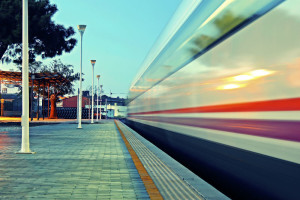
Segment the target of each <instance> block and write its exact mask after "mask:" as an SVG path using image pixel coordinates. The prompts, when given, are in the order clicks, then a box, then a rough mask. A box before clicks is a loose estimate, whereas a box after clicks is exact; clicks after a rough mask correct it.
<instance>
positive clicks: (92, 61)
mask: <svg viewBox="0 0 300 200" xmlns="http://www.w3.org/2000/svg"><path fill="white" fill-rule="evenodd" d="M91 64H92V68H93V69H92V70H93V73H92V74H93V78H92V116H91V124H93V123H94V66H95V64H96V60H91Z"/></svg>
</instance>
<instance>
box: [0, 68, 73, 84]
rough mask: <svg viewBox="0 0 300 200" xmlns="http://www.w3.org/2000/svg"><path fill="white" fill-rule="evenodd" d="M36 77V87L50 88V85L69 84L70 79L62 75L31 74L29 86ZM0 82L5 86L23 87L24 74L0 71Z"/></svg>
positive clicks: (34, 81) (34, 82) (47, 73)
mask: <svg viewBox="0 0 300 200" xmlns="http://www.w3.org/2000/svg"><path fill="white" fill-rule="evenodd" d="M31 75H34V79H33V84H34V85H35V86H38V85H39V86H49V84H50V85H51V84H60V83H66V82H69V80H68V79H66V78H65V77H63V76H62V75H61V74H60V73H57V72H55V73H49V72H41V73H34V74H31V73H29V84H30V85H31V84H32V77H31ZM0 81H2V83H4V84H11V85H21V84H22V72H11V71H0Z"/></svg>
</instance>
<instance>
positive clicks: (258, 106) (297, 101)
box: [129, 98, 300, 115]
mask: <svg viewBox="0 0 300 200" xmlns="http://www.w3.org/2000/svg"><path fill="white" fill-rule="evenodd" d="M263 111H300V98H291V99H279V100H268V101H255V102H247V103H234V104H223V105H213V106H200V107H191V108H179V109H171V110H157V111H149V112H137V113H129V115H147V114H179V113H210V112H263Z"/></svg>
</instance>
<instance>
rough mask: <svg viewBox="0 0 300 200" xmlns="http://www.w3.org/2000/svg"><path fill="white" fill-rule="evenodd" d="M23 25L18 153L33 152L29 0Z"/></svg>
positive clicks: (24, 5)
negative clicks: (30, 107) (31, 141)
mask: <svg viewBox="0 0 300 200" xmlns="http://www.w3.org/2000/svg"><path fill="white" fill-rule="evenodd" d="M22 27H23V31H22V123H21V125H22V145H21V150H20V151H19V152H17V153H21V154H32V153H34V152H32V151H31V150H30V143H29V80H28V79H29V78H28V75H29V73H28V65H29V61H28V0H23V19H22Z"/></svg>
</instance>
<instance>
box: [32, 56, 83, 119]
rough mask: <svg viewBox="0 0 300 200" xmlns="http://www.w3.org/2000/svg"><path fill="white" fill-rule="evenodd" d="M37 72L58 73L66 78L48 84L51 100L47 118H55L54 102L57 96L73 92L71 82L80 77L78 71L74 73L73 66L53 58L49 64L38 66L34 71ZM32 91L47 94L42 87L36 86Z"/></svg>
mask: <svg viewBox="0 0 300 200" xmlns="http://www.w3.org/2000/svg"><path fill="white" fill-rule="evenodd" d="M39 72H49V73H59V74H60V75H62V76H63V77H64V78H65V79H66V80H68V81H66V82H57V83H51V85H50V89H49V96H50V101H51V111H50V116H49V119H56V118H57V112H56V102H57V101H58V97H59V96H64V95H66V94H72V93H74V88H73V83H74V81H77V80H79V79H80V76H79V73H74V70H73V66H72V65H67V64H63V63H62V62H61V60H53V61H52V62H51V63H50V64H49V65H43V66H42V67H38V68H37V70H36V71H35V73H39ZM34 91H35V92H36V93H39V94H40V95H43V94H45V95H47V96H48V90H45V91H43V89H42V88H40V89H38V88H37V87H36V88H35V89H34Z"/></svg>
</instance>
